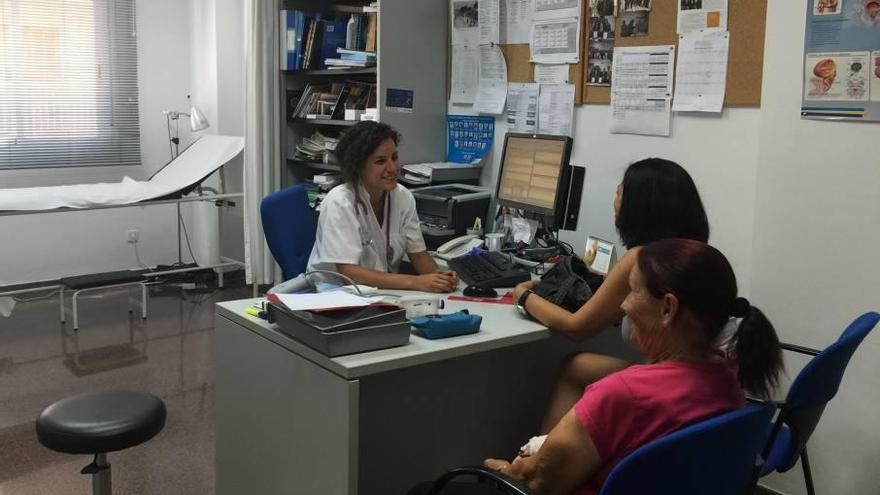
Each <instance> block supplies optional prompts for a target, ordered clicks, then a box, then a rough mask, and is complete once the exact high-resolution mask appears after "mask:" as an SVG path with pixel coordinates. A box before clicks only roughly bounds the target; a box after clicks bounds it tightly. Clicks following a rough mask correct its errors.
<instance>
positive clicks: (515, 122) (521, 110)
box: [507, 83, 540, 134]
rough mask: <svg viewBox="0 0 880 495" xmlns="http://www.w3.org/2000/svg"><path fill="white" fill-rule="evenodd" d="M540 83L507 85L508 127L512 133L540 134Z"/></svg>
mask: <svg viewBox="0 0 880 495" xmlns="http://www.w3.org/2000/svg"><path fill="white" fill-rule="evenodd" d="M539 90H540V85H539V84H538V83H509V84H508V85H507V127H508V129H510V131H511V132H528V133H532V134H536V133H537V132H538V94H539Z"/></svg>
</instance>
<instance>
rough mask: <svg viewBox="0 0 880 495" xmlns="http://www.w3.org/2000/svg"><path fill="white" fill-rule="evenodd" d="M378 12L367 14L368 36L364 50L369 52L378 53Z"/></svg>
mask: <svg viewBox="0 0 880 495" xmlns="http://www.w3.org/2000/svg"><path fill="white" fill-rule="evenodd" d="M365 11H366V8H365ZM376 12H377V11H372V12H370V13H369V14H367V35H366V36H365V41H364V50H366V51H368V52H375V51H376V27H377V26H378V22H379V20H378V17H377V16H376Z"/></svg>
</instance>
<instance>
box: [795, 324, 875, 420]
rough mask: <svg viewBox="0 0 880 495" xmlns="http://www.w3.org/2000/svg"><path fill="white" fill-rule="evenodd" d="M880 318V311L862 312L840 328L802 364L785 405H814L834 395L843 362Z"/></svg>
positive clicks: (841, 372) (841, 374)
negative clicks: (825, 344) (807, 361)
mask: <svg viewBox="0 0 880 495" xmlns="http://www.w3.org/2000/svg"><path fill="white" fill-rule="evenodd" d="M878 320H880V314H877V313H874V312H871V313H865V314H863V315H862V316H859V317H858V318H856V320H855V321H853V322H852V323H850V325H849V326H848V327H847V328H846V330H844V331H843V333H842V334H841V335H840V338H838V339H837V341H836V342H834V343H833V344H831V345H830V346H828V348H826V349H825V350H824V351H822V352H820V353H819V354H818V355H816V356H815V357H814V358H813V359H811V360H810V362H809V363H807V365H806V366H804V369H802V370H801V372H800V373H798V376H797V378H795V379H794V382H792V384H791V387H790V388H789V389H788V396H787V397H786V399H785V403H786V406H788V407H803V408H808V407H818V406H821V405H824V404H825V403H826V402H828V401H830V400H831V399H833V398H834V396H835V395H837V389H838V388H840V382H841V380H842V379H843V372H844V371H846V365H847V364H849V360H850V358H851V357H852V355H853V353H854V352H855V351H856V348H857V347H858V346H859V344H861V343H862V340H864V338H865V336H867V335H868V332H870V331H871V329H872V328H874V326H875V325H876V324H877V321H878Z"/></svg>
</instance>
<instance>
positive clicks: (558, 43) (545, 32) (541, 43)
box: [529, 17, 581, 64]
mask: <svg viewBox="0 0 880 495" xmlns="http://www.w3.org/2000/svg"><path fill="white" fill-rule="evenodd" d="M580 24H581V23H580V18H579V17H576V18H574V19H555V20H549V21H535V22H534V23H533V24H532V37H531V42H530V43H529V48H530V49H531V60H530V61H531V62H534V63H536V64H576V63H577V62H578V60H579V58H580V52H579V47H580Z"/></svg>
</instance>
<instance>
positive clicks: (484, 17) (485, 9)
mask: <svg viewBox="0 0 880 495" xmlns="http://www.w3.org/2000/svg"><path fill="white" fill-rule="evenodd" d="M479 2H480V3H479V8H478V11H479V17H480V44H481V45H488V44H490V43H500V42H501V39H500V36H501V26H500V12H499V9H500V6H499V5H498V3H499V0H479Z"/></svg>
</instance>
